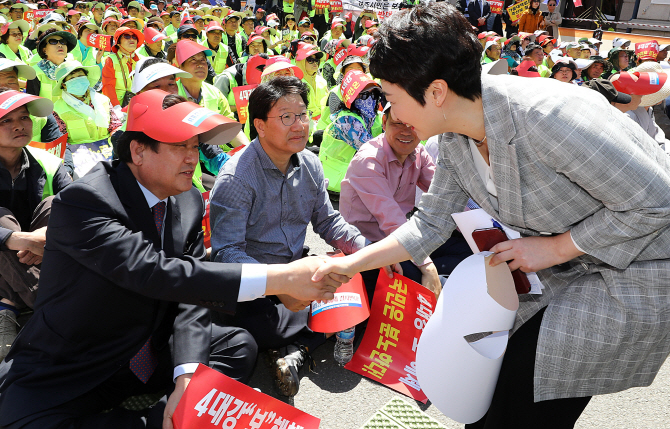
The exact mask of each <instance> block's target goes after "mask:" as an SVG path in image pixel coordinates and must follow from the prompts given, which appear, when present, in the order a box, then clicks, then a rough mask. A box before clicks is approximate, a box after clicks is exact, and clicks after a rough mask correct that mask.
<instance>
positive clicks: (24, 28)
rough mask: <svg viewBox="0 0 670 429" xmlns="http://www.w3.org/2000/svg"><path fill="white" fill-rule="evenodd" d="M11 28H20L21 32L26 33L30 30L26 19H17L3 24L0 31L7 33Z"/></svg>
mask: <svg viewBox="0 0 670 429" xmlns="http://www.w3.org/2000/svg"><path fill="white" fill-rule="evenodd" d="M12 28H18V29H19V30H21V32H22V33H27V32H28V31H29V30H30V24H29V23H28V21H26V20H23V19H18V20H16V21H13V22H8V23H6V24H5V25H3V26H2V29H1V30H0V32H1V33H2V34H3V35H4V34H7V32H8V31H9V30H10V29H12Z"/></svg>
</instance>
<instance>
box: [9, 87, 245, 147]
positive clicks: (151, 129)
mask: <svg viewBox="0 0 670 429" xmlns="http://www.w3.org/2000/svg"><path fill="white" fill-rule="evenodd" d="M0 95H2V94H0ZM167 95H169V93H167V92H165V91H163V90H160V89H152V90H150V91H146V92H143V93H141V94H137V95H136V96H134V97H133V98H132V99H131V100H130V105H129V106H128V121H127V122H126V131H141V132H143V133H144V134H146V135H148V136H149V137H151V138H152V139H154V140H158V141H159V142H161V143H181V142H183V141H186V140H188V139H190V138H191V137H194V136H199V140H200V142H201V143H205V144H219V143H221V142H229V141H231V140H232V139H233V138H235V136H236V135H237V133H239V132H240V130H241V129H242V124H240V123H239V122H236V121H233V120H232V119H229V118H226V117H225V116H223V115H220V114H218V113H216V112H214V111H212V110H209V109H207V108H205V107H201V106H199V105H198V104H195V103H193V102H190V101H184V102H183V103H179V104H175V105H174V106H172V107H168V108H167V109H163V99H164V98H165V96H167ZM165 124H170V125H172V126H170V127H166V126H165Z"/></svg>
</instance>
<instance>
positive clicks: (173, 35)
mask: <svg viewBox="0 0 670 429" xmlns="http://www.w3.org/2000/svg"><path fill="white" fill-rule="evenodd" d="M163 31H164V32H165V35H166V36H167V37H169V38H170V40H172V42H173V43H176V42H177V29H176V28H174V26H173V25H172V24H168V26H167V27H165V29H164V30H163Z"/></svg>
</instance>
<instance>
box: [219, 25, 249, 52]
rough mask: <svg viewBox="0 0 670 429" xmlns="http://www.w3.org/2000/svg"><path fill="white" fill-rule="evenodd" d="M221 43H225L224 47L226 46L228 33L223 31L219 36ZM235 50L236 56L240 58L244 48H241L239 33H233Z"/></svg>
mask: <svg viewBox="0 0 670 429" xmlns="http://www.w3.org/2000/svg"><path fill="white" fill-rule="evenodd" d="M221 43H223V44H224V45H226V47H227V46H228V33H226V32H225V31H224V32H223V35H222V36H221ZM235 50H236V51H237V58H242V54H243V53H244V50H243V49H242V36H240V33H235Z"/></svg>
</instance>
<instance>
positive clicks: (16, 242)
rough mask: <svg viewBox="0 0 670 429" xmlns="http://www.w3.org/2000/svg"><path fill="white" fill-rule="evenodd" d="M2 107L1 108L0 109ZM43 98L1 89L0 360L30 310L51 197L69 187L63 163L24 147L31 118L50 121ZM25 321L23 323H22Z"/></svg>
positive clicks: (69, 180) (34, 149)
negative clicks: (19, 319)
mask: <svg viewBox="0 0 670 429" xmlns="http://www.w3.org/2000/svg"><path fill="white" fill-rule="evenodd" d="M2 106H6V108H2ZM52 109H53V103H52V102H51V101H49V100H47V99H44V98H40V97H35V96H31V95H27V94H23V93H21V92H18V91H13V90H7V89H6V88H3V89H0V119H1V120H2V121H0V253H1V254H2V257H0V298H1V299H0V328H1V329H2V335H0V357H1V358H3V359H4V357H5V355H7V352H8V351H9V347H10V346H11V345H12V342H13V341H14V338H15V337H16V333H17V318H18V316H19V315H20V314H21V312H26V310H30V309H32V308H33V307H34V303H35V298H36V296H37V283H38V280H39V276H40V263H41V262H42V255H43V254H44V241H45V233H46V229H47V228H46V227H47V221H48V219H49V213H50V208H51V201H52V199H53V196H54V195H55V194H57V193H58V192H60V190H62V189H63V188H65V187H66V186H67V185H69V184H70V183H71V182H72V179H71V178H70V176H69V175H68V174H67V172H66V171H65V168H64V166H63V161H62V160H61V159H60V158H58V157H56V156H54V155H52V154H50V153H48V152H46V151H43V150H41V149H36V148H32V147H29V146H28V143H30V140H31V136H32V135H33V131H32V128H33V124H32V122H31V120H30V115H35V116H39V117H45V116H49V115H50V114H51V111H52ZM22 322H25V320H22Z"/></svg>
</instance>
